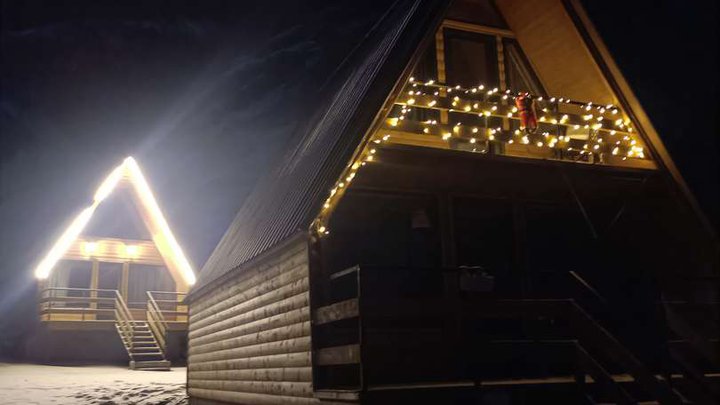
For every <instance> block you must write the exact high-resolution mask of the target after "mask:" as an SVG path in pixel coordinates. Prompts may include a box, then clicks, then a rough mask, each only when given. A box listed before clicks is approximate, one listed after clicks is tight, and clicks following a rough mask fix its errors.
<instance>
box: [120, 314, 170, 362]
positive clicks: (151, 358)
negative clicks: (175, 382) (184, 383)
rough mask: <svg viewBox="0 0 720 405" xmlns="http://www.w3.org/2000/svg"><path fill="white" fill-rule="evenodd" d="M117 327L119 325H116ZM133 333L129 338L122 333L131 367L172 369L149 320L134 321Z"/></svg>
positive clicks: (132, 324)
mask: <svg viewBox="0 0 720 405" xmlns="http://www.w3.org/2000/svg"><path fill="white" fill-rule="evenodd" d="M116 327H117V325H116ZM131 327H132V335H131V337H130V339H127V338H126V337H125V336H123V334H122V333H120V329H119V328H118V333H120V338H121V339H122V341H123V345H124V346H125V350H127V353H128V355H129V356H130V369H132V370H157V371H167V370H170V361H168V360H166V359H165V355H164V354H163V352H162V350H161V349H160V345H159V344H158V342H157V340H156V339H155V336H154V335H153V333H152V331H151V330H150V327H149V326H148V324H147V322H144V321H133V322H132V323H131Z"/></svg>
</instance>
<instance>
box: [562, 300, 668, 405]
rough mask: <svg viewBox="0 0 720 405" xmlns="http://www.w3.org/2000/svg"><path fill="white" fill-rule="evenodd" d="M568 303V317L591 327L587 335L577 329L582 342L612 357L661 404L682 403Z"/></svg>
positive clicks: (637, 361)
mask: <svg viewBox="0 0 720 405" xmlns="http://www.w3.org/2000/svg"><path fill="white" fill-rule="evenodd" d="M567 301H568V302H569V308H570V311H569V313H568V316H569V317H570V318H571V319H572V321H574V323H576V324H582V325H585V326H587V327H589V330H587V331H585V332H586V333H582V332H583V330H582V329H581V328H575V329H576V332H577V333H578V334H579V335H580V336H581V342H588V343H591V344H593V346H595V347H596V348H598V349H600V350H603V351H604V352H605V353H606V354H607V355H609V356H610V357H612V359H613V360H614V361H615V362H617V363H618V364H620V365H622V366H623V368H625V369H626V370H627V371H628V373H629V374H630V375H631V376H632V377H633V379H635V381H637V383H638V384H639V385H640V386H641V387H642V388H643V389H645V390H646V391H648V393H650V394H653V395H654V396H655V397H656V398H657V399H658V400H660V402H661V403H663V404H680V403H681V401H680V399H679V398H678V397H677V395H676V394H675V393H674V392H673V390H672V388H671V387H670V385H669V384H668V383H667V382H666V381H660V380H658V378H657V377H656V376H655V375H653V374H652V373H651V372H650V371H649V370H648V369H647V368H646V367H645V365H643V363H642V362H640V360H638V359H637V358H636V357H635V356H634V355H633V354H632V353H631V352H630V351H629V350H628V349H627V348H626V347H625V346H623V344H622V343H620V342H619V341H618V340H617V339H616V338H615V337H614V336H613V335H612V334H611V333H610V332H608V331H607V330H606V329H605V328H603V327H602V326H601V325H600V324H599V323H598V322H597V321H595V319H593V318H592V317H591V316H590V315H589V314H588V313H587V312H585V310H583V309H582V308H581V307H580V306H579V305H578V304H577V303H576V302H575V301H574V300H567ZM587 332H589V333H587Z"/></svg>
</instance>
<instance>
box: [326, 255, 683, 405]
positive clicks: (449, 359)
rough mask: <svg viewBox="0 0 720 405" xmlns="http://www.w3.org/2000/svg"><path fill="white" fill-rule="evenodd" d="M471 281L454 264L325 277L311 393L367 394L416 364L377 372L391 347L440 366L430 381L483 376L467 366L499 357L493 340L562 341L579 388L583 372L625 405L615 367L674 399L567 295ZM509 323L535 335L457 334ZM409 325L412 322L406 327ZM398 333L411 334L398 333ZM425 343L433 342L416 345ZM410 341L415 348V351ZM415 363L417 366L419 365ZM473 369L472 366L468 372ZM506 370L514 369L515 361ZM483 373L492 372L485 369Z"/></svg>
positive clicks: (664, 399) (656, 395)
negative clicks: (532, 295)
mask: <svg viewBox="0 0 720 405" xmlns="http://www.w3.org/2000/svg"><path fill="white" fill-rule="evenodd" d="M478 276H479V275H478ZM468 277H469V278H470V280H468ZM473 277H475V276H473V275H468V274H467V271H466V270H462V269H442V270H440V269H398V268H378V267H360V266H356V267H353V268H351V269H348V270H345V271H342V272H339V273H336V274H333V275H332V276H330V281H329V285H328V286H327V287H328V288H326V289H324V291H323V292H322V294H323V295H324V296H323V299H324V300H325V302H326V303H327V305H325V306H322V307H320V308H318V309H317V310H315V311H314V313H313V324H314V328H315V329H314V330H313V337H314V338H313V340H314V342H315V343H314V344H315V351H314V363H313V364H314V366H315V368H316V371H314V372H315V373H316V375H319V376H329V379H327V380H326V381H322V380H321V379H319V380H318V381H317V384H316V386H317V387H316V389H317V388H319V389H321V390H323V389H355V390H357V391H365V390H368V389H371V390H372V389H378V385H380V386H382V385H386V384H388V383H390V384H397V382H393V381H387V380H385V377H382V376H386V377H387V376H390V377H392V376H393V375H400V374H403V373H404V372H408V373H414V372H415V371H416V370H412V369H410V370H405V369H403V370H404V371H403V372H400V371H397V372H393V373H390V372H389V371H388V372H385V371H382V370H394V369H391V368H390V367H393V361H392V360H390V359H388V358H387V356H393V355H394V353H393V350H395V351H398V350H403V351H404V352H403V353H404V354H403V355H401V356H400V358H405V359H409V358H413V357H417V358H418V359H417V360H418V361H419V360H422V358H424V357H426V356H434V357H432V358H431V359H427V361H425V363H427V364H434V367H447V371H446V372H439V373H435V371H434V370H432V369H429V373H427V374H425V375H424V377H423V378H425V379H426V380H427V379H428V378H429V379H430V380H432V379H433V378H435V377H432V375H437V376H438V377H439V376H441V375H442V376H447V375H450V374H453V373H455V375H454V377H450V378H457V379H465V380H483V379H487V378H488V376H487V375H484V374H483V373H484V371H482V370H481V369H477V364H476V365H472V364H473V362H477V361H481V360H478V359H482V358H483V356H488V355H489V356H493V355H496V354H497V353H500V351H495V350H494V349H493V347H495V346H493V345H497V344H501V345H507V344H514V345H518V344H520V345H526V346H527V345H528V344H529V345H531V346H532V345H536V344H537V343H538V342H540V341H545V342H555V343H561V342H564V345H561V346H562V347H564V349H562V350H564V351H565V352H566V353H570V354H569V356H567V357H568V358H569V359H571V360H569V361H571V362H572V363H574V365H571V367H574V368H575V371H574V372H572V373H574V374H575V375H576V381H577V383H578V386H580V387H583V386H584V383H585V375H590V376H591V377H592V379H593V381H594V382H595V383H596V387H601V388H603V392H605V395H607V396H609V397H612V399H613V400H614V401H615V402H617V403H633V398H631V397H630V395H629V394H628V392H627V391H625V390H624V388H623V387H621V386H620V385H619V384H618V383H617V382H616V381H615V379H614V378H613V377H612V374H615V373H618V372H619V373H626V374H629V375H630V378H631V381H633V382H634V383H635V384H636V385H637V386H638V387H639V388H640V389H641V391H643V392H644V393H645V394H646V395H648V396H650V397H652V398H653V399H655V400H659V401H660V402H661V403H663V404H665V403H667V404H675V403H680V400H679V398H678V397H677V396H676V394H675V393H674V392H673V391H672V389H671V387H670V386H669V385H668V384H667V382H666V381H664V380H663V379H660V378H658V376H656V375H655V374H654V373H652V372H650V371H649V370H648V369H647V368H646V367H645V366H644V365H643V364H642V363H641V362H640V361H639V360H638V359H637V358H636V357H635V356H634V355H633V354H632V353H631V352H630V351H629V350H628V349H627V348H625V347H624V346H623V345H622V344H621V343H620V342H619V341H618V340H617V339H615V337H613V336H612V335H611V334H610V333H609V332H608V331H607V330H606V329H605V328H603V327H602V326H600V325H599V324H598V323H597V322H596V321H595V320H594V319H593V318H592V317H591V316H590V315H588V314H587V313H586V312H585V311H584V310H583V309H582V308H580V307H579V306H578V305H577V304H576V303H575V301H573V300H572V299H510V300H508V299H499V298H498V297H494V296H492V294H491V293H490V292H489V291H488V289H486V286H484V285H483V282H482V280H481V279H480V278H476V279H475V280H472V278H473ZM463 278H464V279H463ZM353 320H354V323H353ZM509 320H513V321H515V320H517V321H519V322H521V323H520V324H519V325H520V326H519V329H517V328H516V330H522V331H523V332H520V335H525V333H526V332H527V330H528V329H529V330H538V331H539V332H533V333H531V334H530V335H528V336H530V338H529V339H530V340H525V341H523V340H522V339H521V340H517V339H515V340H513V338H511V339H501V340H500V341H498V340H497V339H495V340H493V339H492V338H489V340H488V339H487V338H480V339H479V340H478V338H472V337H468V336H466V335H467V332H463V331H472V330H473V329H475V328H476V326H473V325H492V324H493V322H498V321H500V322H506V321H509ZM488 322H490V323H488ZM407 325H410V327H409V329H408V326H407ZM433 325H435V326H433ZM432 328H435V329H437V330H436V331H435V330H432ZM468 328H469V329H468ZM475 330H477V329H475ZM405 334H407V335H408V336H412V338H411V339H410V340H406V339H404V338H403V336H405ZM423 334H424V335H423ZM392 339H403V342H404V343H393V344H389V343H388V342H390V341H394V340H392ZM425 341H427V342H428V344H433V345H434V346H432V348H430V347H429V346H424V344H423V342H425ZM429 342H433V343H429ZM440 342H442V343H440ZM438 344H442V346H437V345H438ZM408 345H410V346H408ZM415 347H417V350H418V352H417V353H416V354H415V355H413V354H412V353H413V350H416V349H415ZM568 350H569V351H568ZM517 352H518V350H517V349H516V348H512V349H510V350H507V353H510V354H511V355H515V354H516V353H517ZM536 352H537V351H536ZM540 352H542V351H540ZM572 353H574V354H572ZM402 356H409V357H402ZM499 356H501V355H499ZM486 358H487V357H486ZM498 358H500V357H498ZM573 359H574V360H573ZM541 363H542V362H539V361H538V362H536V363H533V364H536V365H539V364H541ZM422 364H423V363H422V362H419V363H418V367H422ZM462 364H464V365H462ZM493 364H495V363H493ZM498 365H500V364H496V366H498ZM400 366H402V365H400ZM403 367H405V366H403ZM410 367H412V366H410ZM473 367H475V370H476V371H467V370H473V369H474V368H473ZM563 367H565V366H563ZM406 368H407V367H406ZM492 368H494V369H496V368H497V367H492ZM511 369H513V371H514V370H515V369H516V367H515V366H513V367H511ZM349 370H354V371H352V372H351V371H349ZM458 370H460V371H458ZM476 372H480V374H475V373H476ZM352 373H356V377H352ZM458 373H459V374H458ZM491 373H496V371H495V370H491ZM418 375H420V373H418ZM428 375H429V376H430V377H428ZM337 376H343V377H342V379H344V381H338V380H337V379H336V380H333V378H336V377H337ZM348 376H350V377H348ZM348 378H349V379H348ZM443 378H444V377H443ZM425 382H427V381H425ZM438 382H441V381H438ZM411 385H412V384H411ZM373 387H374V388H373Z"/></svg>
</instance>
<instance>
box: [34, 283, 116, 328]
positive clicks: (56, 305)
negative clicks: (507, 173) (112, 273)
mask: <svg viewBox="0 0 720 405" xmlns="http://www.w3.org/2000/svg"><path fill="white" fill-rule="evenodd" d="M116 304H117V290H105V289H90V288H60V287H51V288H46V289H44V290H42V291H41V292H40V297H39V311H40V319H41V320H43V321H107V322H114V321H115V311H116Z"/></svg>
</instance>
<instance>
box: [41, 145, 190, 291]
mask: <svg viewBox="0 0 720 405" xmlns="http://www.w3.org/2000/svg"><path fill="white" fill-rule="evenodd" d="M121 182H127V183H128V184H129V185H130V186H131V187H130V188H131V189H132V191H133V192H132V197H133V200H134V201H135V203H136V206H137V207H138V211H139V213H140V216H141V217H142V220H143V223H144V224H145V226H146V227H147V229H148V231H149V232H150V234H151V235H152V239H153V242H154V243H155V246H156V247H157V249H158V251H159V252H160V255H161V256H162V258H163V261H164V262H165V265H166V266H167V268H168V270H169V271H170V274H171V275H172V276H173V279H175V281H176V282H177V283H178V284H179V285H185V286H190V285H192V284H194V283H195V273H194V272H193V270H192V267H191V266H190V263H189V262H188V260H187V258H185V254H184V253H183V251H182V249H181V248H180V245H179V244H178V243H177V240H175V236H174V235H173V233H172V231H171V230H170V227H169V226H168V224H167V221H166V220H165V217H164V216H163V214H162V211H160V207H159V206H158V204H157V201H156V200H155V197H154V196H153V193H152V191H151V190H150V186H149V185H148V183H147V181H146V180H145V177H144V176H143V174H142V171H141V170H140V166H138V164H137V162H136V161H135V159H133V158H132V157H128V158H126V159H125V160H124V161H123V162H122V164H120V165H119V166H117V167H116V168H115V169H114V170H113V171H112V172H111V173H110V174H109V175H108V176H107V177H106V178H105V180H104V181H103V182H102V184H100V187H98V189H97V191H96V192H95V195H94V196H93V201H92V203H91V204H90V206H88V207H86V208H85V209H83V210H82V211H81V212H80V214H79V215H78V216H77V217H75V219H74V220H73V221H72V223H71V224H70V225H69V226H68V227H67V229H66V230H65V232H63V234H62V235H61V236H60V238H58V240H57V241H56V242H55V244H54V245H53V247H52V248H51V249H50V251H49V252H48V253H47V255H46V256H45V258H44V259H43V260H42V261H41V262H40V264H38V266H37V268H36V269H35V277H37V278H38V279H45V278H47V277H48V276H49V275H50V273H51V272H52V270H53V268H54V267H55V265H56V264H57V262H58V260H60V259H62V257H63V256H64V255H65V253H66V252H67V251H68V249H69V248H70V246H71V245H72V244H73V242H75V240H76V239H77V238H78V236H79V235H80V234H81V233H82V231H83V229H84V228H85V226H86V225H87V224H88V222H90V219H91V218H92V216H93V213H94V212H95V210H96V209H97V207H98V206H99V205H100V204H101V203H102V202H103V201H104V200H105V199H106V198H107V197H108V196H109V195H110V194H111V193H112V192H113V190H115V189H116V187H117V185H118V184H120V183H121Z"/></svg>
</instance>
